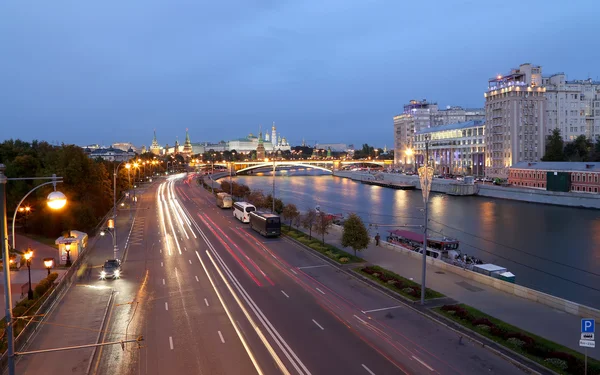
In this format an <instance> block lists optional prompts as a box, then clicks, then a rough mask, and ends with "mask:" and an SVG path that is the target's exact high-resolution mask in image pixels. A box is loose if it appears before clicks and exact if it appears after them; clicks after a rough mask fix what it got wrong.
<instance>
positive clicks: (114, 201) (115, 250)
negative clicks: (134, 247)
mask: <svg viewBox="0 0 600 375" xmlns="http://www.w3.org/2000/svg"><path fill="white" fill-rule="evenodd" d="M123 163H125V160H123V161H122V162H120V163H119V164H117V165H116V166H115V169H114V171H113V220H117V172H118V171H119V167H120V166H121V164H123ZM125 168H127V169H129V168H131V164H129V163H126V164H125ZM133 183H134V186H135V175H134V182H133ZM133 191H134V203H135V188H134V190H133ZM129 209H130V210H131V207H129ZM67 246H70V245H69V244H67ZM67 246H65V248H66V247H67ZM113 252H114V259H117V253H118V252H119V247H118V246H117V229H116V228H115V235H114V236H113ZM70 260H71V258H70V257H69V250H67V265H70V264H69V263H70Z"/></svg>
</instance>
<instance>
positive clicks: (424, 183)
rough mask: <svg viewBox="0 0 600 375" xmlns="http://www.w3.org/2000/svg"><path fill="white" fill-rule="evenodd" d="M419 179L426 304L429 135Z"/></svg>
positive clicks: (422, 303) (422, 294)
mask: <svg viewBox="0 0 600 375" xmlns="http://www.w3.org/2000/svg"><path fill="white" fill-rule="evenodd" d="M419 180H420V182H421V193H422V194H423V204H424V205H425V209H424V210H423V211H424V214H425V215H424V216H425V223H424V225H423V267H422V271H421V272H422V273H421V305H424V304H425V274H426V271H427V213H428V212H427V203H428V202H429V192H430V191H431V182H432V181H433V168H432V167H431V166H430V165H429V135H425V163H424V164H423V166H422V167H421V168H419Z"/></svg>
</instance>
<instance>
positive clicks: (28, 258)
mask: <svg viewBox="0 0 600 375" xmlns="http://www.w3.org/2000/svg"><path fill="white" fill-rule="evenodd" d="M24 256H25V260H26V261H27V271H28V272H29V290H28V291H27V299H28V300H30V301H31V300H32V299H33V290H32V289H31V258H33V251H32V250H31V249H27V252H26V253H25V254H24Z"/></svg>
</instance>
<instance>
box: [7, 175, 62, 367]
mask: <svg viewBox="0 0 600 375" xmlns="http://www.w3.org/2000/svg"><path fill="white" fill-rule="evenodd" d="M5 170H6V166H5V165H4V164H0V214H1V215H2V218H0V237H1V238H2V261H3V264H4V265H5V267H4V299H5V308H6V312H5V316H6V321H7V322H8V324H7V325H6V341H7V359H8V361H7V364H8V374H9V375H14V374H15V338H14V334H13V325H12V321H13V314H12V296H11V284H10V254H9V251H8V250H9V249H8V225H7V222H6V184H7V183H8V181H11V180H12V181H17V180H19V181H23V180H52V181H49V182H44V183H42V184H39V185H38V186H36V187H34V188H33V189H31V190H30V191H29V192H28V193H27V194H25V196H24V197H23V199H21V201H20V202H19V204H18V205H17V208H16V209H15V214H14V216H13V229H12V234H13V236H12V238H13V243H12V245H13V248H15V249H16V246H15V225H14V223H15V220H16V215H17V212H18V211H19V207H20V206H21V203H23V201H24V200H25V198H27V197H28V196H29V194H31V193H32V192H33V191H35V190H37V189H39V188H40V187H42V186H46V185H49V184H52V186H53V187H54V191H53V192H52V193H50V194H49V195H48V206H49V207H50V208H52V209H60V208H63V207H64V206H65V204H67V198H66V197H65V195H64V194H63V193H61V192H59V191H56V184H57V183H59V182H62V177H56V175H52V177H20V178H7V177H6V176H5V175H4V171H5ZM6 265H9V266H8V267H7V266H6Z"/></svg>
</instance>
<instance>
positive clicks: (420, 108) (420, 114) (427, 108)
mask: <svg viewBox="0 0 600 375" xmlns="http://www.w3.org/2000/svg"><path fill="white" fill-rule="evenodd" d="M437 111H438V105H437V103H430V102H428V101H427V99H423V100H421V101H419V100H411V101H410V102H409V103H408V104H406V105H405V106H404V111H403V112H402V114H400V115H397V116H394V163H395V164H403V163H404V164H412V163H413V160H412V156H411V155H410V154H407V150H412V148H413V141H414V135H415V133H417V132H419V131H421V130H423V129H426V128H428V127H430V126H431V114H432V113H433V112H437Z"/></svg>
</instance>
